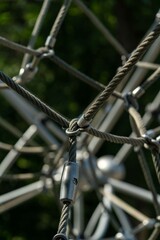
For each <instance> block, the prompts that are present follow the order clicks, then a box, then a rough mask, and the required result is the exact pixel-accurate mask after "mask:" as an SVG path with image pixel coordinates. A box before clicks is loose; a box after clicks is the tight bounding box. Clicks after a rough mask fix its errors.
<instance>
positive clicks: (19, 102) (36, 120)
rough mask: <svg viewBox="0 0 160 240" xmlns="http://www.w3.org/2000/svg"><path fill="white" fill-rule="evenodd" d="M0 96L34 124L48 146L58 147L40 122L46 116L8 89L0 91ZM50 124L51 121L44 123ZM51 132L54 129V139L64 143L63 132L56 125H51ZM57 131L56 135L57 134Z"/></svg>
mask: <svg viewBox="0 0 160 240" xmlns="http://www.w3.org/2000/svg"><path fill="white" fill-rule="evenodd" d="M1 94H2V95H3V96H4V97H5V98H6V99H7V101H8V102H9V103H10V104H11V105H12V106H13V107H14V108H15V109H16V110H17V111H18V112H19V114H20V115H21V116H22V117H23V118H24V119H25V120H26V121H27V122H28V123H29V124H35V125H36V126H37V128H38V132H39V134H40V135H41V136H42V138H43V139H44V140H45V141H46V142H47V143H49V144H56V145H59V143H58V141H57V140H56V138H54V136H53V135H51V134H50V132H49V131H48V130H47V129H46V127H44V125H43V124H42V123H40V122H41V120H44V119H46V115H45V114H43V113H41V112H39V111H38V110H37V109H36V108H34V107H33V106H32V105H31V104H30V103H28V102H27V101H25V100H24V98H22V97H21V96H19V95H17V94H16V93H15V92H13V91H10V90H8V89H6V90H3V91H1ZM47 122H50V124H52V121H50V120H49V121H46V126H47ZM42 126H43V128H42ZM52 127H53V128H52V131H53V129H55V132H54V133H56V134H55V135H56V137H57V138H58V139H59V136H60V140H62V141H65V138H63V137H62V134H63V131H62V130H61V129H60V128H58V127H57V126H56V125H52ZM57 131H58V133H57Z"/></svg>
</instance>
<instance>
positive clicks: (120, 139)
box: [85, 127, 146, 146]
mask: <svg viewBox="0 0 160 240" xmlns="http://www.w3.org/2000/svg"><path fill="white" fill-rule="evenodd" d="M85 131H86V132H87V133H89V134H91V135H93V136H95V137H98V138H101V139H103V140H106V141H109V142H113V143H117V144H124V143H127V144H131V145H133V146H143V145H144V144H145V143H146V140H145V139H144V138H143V137H139V138H133V137H124V136H117V135H113V134H111V133H104V132H101V131H98V130H97V129H95V128H93V127H89V128H86V130H85Z"/></svg>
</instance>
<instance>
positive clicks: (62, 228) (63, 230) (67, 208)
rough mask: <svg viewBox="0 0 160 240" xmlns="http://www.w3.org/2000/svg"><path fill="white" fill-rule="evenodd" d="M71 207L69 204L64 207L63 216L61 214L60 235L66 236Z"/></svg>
mask: <svg viewBox="0 0 160 240" xmlns="http://www.w3.org/2000/svg"><path fill="white" fill-rule="evenodd" d="M70 207H71V205H70V203H68V202H67V203H65V204H64V205H63V208H62V214H61V218H60V222H59V226H58V233H63V234H66V228H67V224H68V218H69V211H70Z"/></svg>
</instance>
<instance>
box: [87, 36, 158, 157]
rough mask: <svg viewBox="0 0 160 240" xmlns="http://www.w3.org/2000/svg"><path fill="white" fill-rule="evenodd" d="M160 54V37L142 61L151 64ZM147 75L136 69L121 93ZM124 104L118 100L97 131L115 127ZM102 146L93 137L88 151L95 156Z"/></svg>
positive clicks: (99, 141)
mask: <svg viewBox="0 0 160 240" xmlns="http://www.w3.org/2000/svg"><path fill="white" fill-rule="evenodd" d="M159 52H160V37H159V38H158V39H157V40H156V41H155V42H154V43H153V44H152V46H151V47H150V49H149V50H148V52H147V53H146V54H145V56H144V57H143V59H142V61H146V62H147V61H149V62H152V61H154V60H155V59H156V57H157V56H158V54H159ZM146 74H147V69H137V70H136V71H135V72H134V74H133V75H132V77H131V78H130V81H129V82H128V84H127V85H126V87H125V88H124V90H123V93H126V92H129V91H131V90H133V89H134V88H135V87H137V86H138V85H139V84H140V83H141V82H142V80H143V78H144V77H145V75H146ZM123 104H124V103H123V102H122V101H120V100H117V101H116V103H115V104H114V106H113V107H112V109H111V111H110V113H109V114H108V116H107V117H106V118H105V119H104V121H103V123H102V124H101V126H100V128H99V130H100V131H102V132H105V131H107V132H109V131H111V129H112V128H113V126H114V125H115V123H116V122H117V121H118V119H119V117H120V116H121V114H122V113H123V110H124V105H123ZM102 144H103V140H101V139H98V138H95V137H93V138H92V140H91V141H90V143H89V150H90V151H91V152H92V153H93V154H95V153H96V152H97V151H98V150H99V148H100V147H101V145H102Z"/></svg>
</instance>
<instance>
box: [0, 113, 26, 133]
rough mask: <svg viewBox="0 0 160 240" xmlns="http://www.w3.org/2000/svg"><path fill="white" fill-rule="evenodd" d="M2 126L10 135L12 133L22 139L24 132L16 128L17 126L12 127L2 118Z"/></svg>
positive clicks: (0, 123) (0, 119)
mask: <svg viewBox="0 0 160 240" xmlns="http://www.w3.org/2000/svg"><path fill="white" fill-rule="evenodd" d="M0 125H1V126H2V127H4V128H5V129H6V130H8V131H9V132H10V133H12V134H13V135H14V136H16V137H21V136H22V134H23V133H22V132H21V131H20V130H19V129H18V128H16V127H15V126H13V125H11V124H10V123H9V122H7V121H6V120H5V119H3V118H2V117H0Z"/></svg>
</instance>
